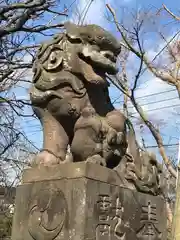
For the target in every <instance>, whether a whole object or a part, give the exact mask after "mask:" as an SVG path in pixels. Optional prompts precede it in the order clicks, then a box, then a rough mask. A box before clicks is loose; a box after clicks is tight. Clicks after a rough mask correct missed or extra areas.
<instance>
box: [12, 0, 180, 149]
mask: <svg viewBox="0 0 180 240" xmlns="http://www.w3.org/2000/svg"><path fill="white" fill-rule="evenodd" d="M64 2H65V4H66V6H69V4H70V3H71V2H72V1H71V0H68V1H64ZM77 2H78V9H79V11H80V12H82V10H84V7H85V6H86V4H87V2H89V1H86V0H79V1H77ZM106 3H109V4H110V5H111V6H112V7H113V8H114V9H115V10H116V13H117V16H119V18H122V16H123V19H124V22H125V23H127V24H131V22H130V14H129V15H128V13H127V9H134V10H137V9H138V10H140V9H144V8H146V9H150V8H152V9H159V8H160V7H161V6H162V4H163V3H164V4H166V5H167V7H168V8H169V9H170V10H172V11H173V12H174V13H177V14H178V11H177V9H180V1H175V0H173V1H172V0H171V1H169V0H166V1H161V0H158V1H157V0H151V1H147V0H146V1H145V0H137V1H135V0H124V1H123V0H121V1H117V0H107V1H106V0H94V1H93V3H92V5H91V7H90V9H89V11H88V13H87V15H86V18H85V23H95V24H98V25H100V26H102V27H104V28H106V29H108V30H109V31H111V32H112V33H113V34H114V35H116V37H117V38H118V37H119V34H118V33H117V31H116V28H115V26H114V25H113V24H110V23H109V21H108V20H107V19H106V17H107V10H106V8H105V4H106ZM60 4H61V5H60V6H62V7H61V9H63V7H64V4H63V1H61V2H60ZM122 9H123V10H122ZM76 10H77V9H76V8H75V5H73V6H72V8H71V16H70V18H69V19H70V20H71V21H75V22H76V21H77V16H76V15H75V11H76ZM179 15H180V11H179ZM166 19H167V22H171V21H172V20H171V19H170V18H166ZM48 21H49V18H46V19H44V24H47V23H48ZM56 21H58V19H56ZM128 21H129V22H128ZM160 21H162V20H160ZM163 21H164V20H163ZM169 26H172V27H167V28H166V29H165V30H164V31H165V32H166V34H167V36H168V37H170V36H172V34H173V32H174V31H176V28H177V29H178V25H177V24H176V25H174V24H173V25H169ZM147 36H148V35H147ZM151 36H153V37H151V38H148V37H147V39H145V40H146V46H147V47H148V51H149V52H148V54H149V55H150V56H154V55H155V54H156V53H157V50H158V48H159V47H160V46H161V45H163V43H162V41H161V40H160V39H158V38H156V36H155V35H153V34H151ZM43 40H45V39H44V38H42V37H41V38H38V39H37V41H43ZM27 60H28V59H27ZM136 69H137V60H136V58H134V57H133V56H132V57H131V58H130V60H129V63H128V74H129V77H130V78H133V77H134V72H135V71H136ZM26 78H27V79H30V78H31V73H30V72H29V73H28V74H27V76H26ZM26 88H27V85H25V86H24V88H22V87H21V88H18V89H17V91H16V93H17V95H18V96H19V98H23V97H24V98H26V97H27V95H28V92H27V89H26ZM171 90H172V91H171ZM163 91H166V93H165V94H157V95H153V94H154V93H161V92H163ZM110 95H111V98H112V99H115V98H118V97H119V95H120V93H119V91H117V90H116V89H115V88H114V87H111V88H110ZM136 96H137V99H138V101H139V103H140V104H141V105H142V106H143V107H144V109H145V110H147V114H148V115H149V117H150V118H151V119H152V120H153V121H154V122H156V121H157V120H159V119H160V120H162V119H164V122H165V124H164V125H163V127H162V128H161V133H162V135H163V138H164V142H165V143H166V144H169V143H177V142H178V138H179V131H180V130H179V129H178V128H177V127H176V126H178V123H179V122H180V119H179V117H177V115H176V112H177V111H178V112H179V109H177V107H174V108H173V107H172V106H174V105H178V101H179V100H178V99H177V93H176V91H174V89H173V88H172V87H171V86H169V85H167V84H164V83H163V82H162V81H159V80H157V79H155V78H154V76H152V75H151V74H149V73H148V72H145V73H144V74H143V76H142V77H141V79H140V85H139V89H138V90H137V92H136ZM172 98H174V99H172ZM166 99H172V100H170V101H164V100H166ZM121 100H122V99H120V101H121ZM150 102H151V103H150ZM153 102H155V103H153ZM157 102H158V103H157ZM121 103H122V102H120V103H117V104H116V107H117V108H121ZM148 103H150V104H148ZM168 106H169V107H168ZM163 107H165V108H164V109H160V110H155V111H152V109H157V108H163ZM131 109H132V111H133V108H131ZM30 111H31V110H30V108H26V109H25V113H28V114H29V112H30ZM134 115H135V116H138V115H137V114H136V113H134ZM19 126H20V127H21V128H22V129H23V130H24V131H25V132H26V134H27V135H28V137H29V139H30V140H31V141H32V142H33V143H34V144H35V145H36V146H37V147H38V148H41V146H42V131H41V126H40V124H39V121H36V120H33V119H32V118H27V117H26V118H21V119H20V120H19ZM137 132H139V129H137ZM145 133H146V134H144V138H145V139H146V143H147V145H156V143H155V141H154V139H153V138H152V136H151V135H150V134H148V130H147V129H146V130H145ZM172 149H173V150H172ZM153 150H154V151H157V149H155V148H153ZM168 151H169V152H172V151H173V154H177V148H169V150H168Z"/></svg>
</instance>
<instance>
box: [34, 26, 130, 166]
mask: <svg viewBox="0 0 180 240" xmlns="http://www.w3.org/2000/svg"><path fill="white" fill-rule="evenodd" d="M65 29H66V31H65V33H60V34H58V35H56V36H55V37H54V38H53V39H52V40H51V41H50V42H47V43H44V44H42V45H41V47H40V49H39V51H38V53H37V57H36V59H35V62H34V67H33V71H34V77H33V85H32V87H31V90H30V97H31V101H32V105H33V110H34V112H35V114H36V115H37V117H38V118H39V120H40V121H41V124H42V126H43V133H44V144H43V149H42V151H41V152H40V153H39V154H38V155H37V157H36V161H35V162H36V163H37V164H44V165H52V164H58V163H64V162H66V161H67V158H66V156H67V148H68V146H70V150H71V154H72V161H74V162H76V161H89V162H95V163H99V164H101V165H103V166H107V167H109V168H113V167H115V166H116V165H118V163H119V161H120V159H121V157H122V156H123V155H124V154H125V152H126V148H127V141H126V126H125V121H126V120H125V117H124V115H123V114H122V113H121V112H120V111H117V110H115V109H114V107H113V105H112V103H111V101H110V98H109V92H108V82H107V80H106V73H108V74H111V75H113V74H116V73H117V68H116V59H117V56H118V55H119V53H120V50H121V48H120V44H119V42H118V41H117V40H116V39H115V38H114V37H113V36H112V35H111V34H109V33H108V32H107V31H105V30H104V29H102V28H101V27H99V26H96V25H85V26H76V25H75V24H72V23H70V22H67V23H65Z"/></svg>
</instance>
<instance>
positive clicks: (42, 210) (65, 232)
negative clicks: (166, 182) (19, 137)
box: [12, 163, 167, 240]
mask: <svg viewBox="0 0 180 240" xmlns="http://www.w3.org/2000/svg"><path fill="white" fill-rule="evenodd" d="M166 221H167V218H166V212H165V205H164V201H163V199H162V198H161V197H154V196H151V195H148V194H142V193H139V192H136V191H133V190H131V189H127V188H125V187H124V184H123V181H122V179H121V177H120V176H118V174H117V173H116V172H115V171H114V170H111V169H107V168H104V167H101V166H99V165H96V164H88V163H69V164H64V165H59V166H53V167H51V168H46V167H42V168H41V169H28V170H26V171H25V173H24V176H23V181H22V185H21V186H19V187H18V188H17V196H16V210H15V216H14V222H13V231H12V240H32V239H35V240H46V239H47V240H53V239H56V240H81V239H82V240H84V239H87V240H90V239H92V240H95V239H96V240H118V239H119V240H136V239H142V240H143V239H144V240H158V239H159V240H160V239H161V240H165V239H166Z"/></svg>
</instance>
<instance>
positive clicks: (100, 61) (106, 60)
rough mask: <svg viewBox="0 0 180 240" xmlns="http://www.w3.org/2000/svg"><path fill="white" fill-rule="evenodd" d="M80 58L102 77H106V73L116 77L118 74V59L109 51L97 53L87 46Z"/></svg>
mask: <svg viewBox="0 0 180 240" xmlns="http://www.w3.org/2000/svg"><path fill="white" fill-rule="evenodd" d="M80 58H81V59H82V60H83V61H85V62H86V63H88V64H91V65H92V66H93V69H94V70H95V72H96V73H97V74H100V75H101V76H102V75H105V73H108V74H112V75H114V74H116V73H117V72H118V69H117V67H116V60H117V58H116V56H115V55H114V53H113V52H111V51H109V50H105V51H95V50H92V49H89V48H88V46H86V47H84V48H83V51H82V53H80Z"/></svg>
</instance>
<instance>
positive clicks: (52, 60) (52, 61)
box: [43, 49, 63, 71]
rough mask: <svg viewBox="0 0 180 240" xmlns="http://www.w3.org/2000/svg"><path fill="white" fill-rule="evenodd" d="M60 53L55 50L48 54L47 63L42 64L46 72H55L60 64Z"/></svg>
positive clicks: (61, 59)
mask: <svg viewBox="0 0 180 240" xmlns="http://www.w3.org/2000/svg"><path fill="white" fill-rule="evenodd" d="M62 61H63V58H62V52H61V51H60V50H57V49H55V50H54V51H53V50H52V52H51V53H50V55H49V57H48V59H47V61H46V62H45V63H44V64H43V66H44V68H45V69H46V70H47V71H48V70H49V71H50V70H56V69H57V68H58V67H59V66H60V65H61V63H62Z"/></svg>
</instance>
